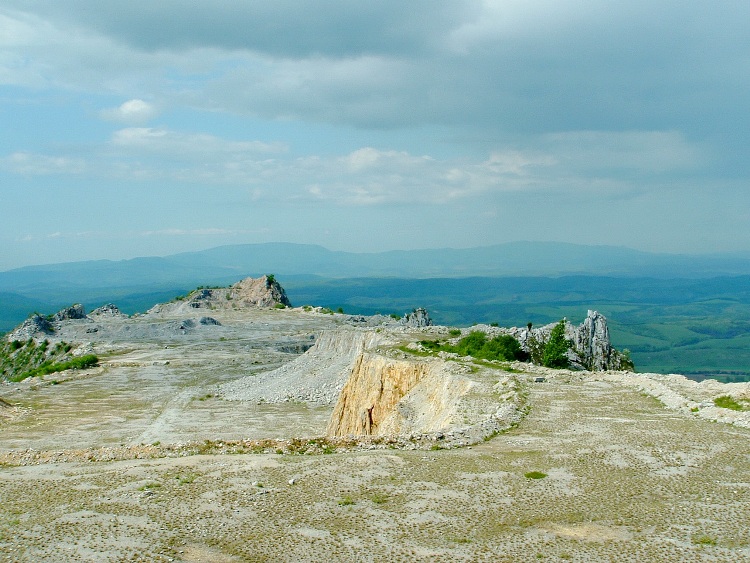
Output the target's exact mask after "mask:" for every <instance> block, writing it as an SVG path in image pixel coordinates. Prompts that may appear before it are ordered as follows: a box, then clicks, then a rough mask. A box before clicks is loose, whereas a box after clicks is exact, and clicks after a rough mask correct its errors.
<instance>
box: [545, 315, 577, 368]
mask: <svg viewBox="0 0 750 563" xmlns="http://www.w3.org/2000/svg"><path fill="white" fill-rule="evenodd" d="M569 349H570V341H569V340H568V339H567V338H565V321H564V320H562V321H560V322H559V323H557V324H556V325H555V328H553V329H552V332H550V335H549V340H548V341H547V344H546V345H545V347H544V354H543V355H542V365H543V366H545V367H548V368H557V369H560V368H567V367H569V366H570V360H569V359H568V354H567V352H568V350H569Z"/></svg>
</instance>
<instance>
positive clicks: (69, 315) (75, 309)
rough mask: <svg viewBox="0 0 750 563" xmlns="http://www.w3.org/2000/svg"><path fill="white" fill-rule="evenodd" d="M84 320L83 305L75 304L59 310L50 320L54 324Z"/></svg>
mask: <svg viewBox="0 0 750 563" xmlns="http://www.w3.org/2000/svg"><path fill="white" fill-rule="evenodd" d="M85 318H86V310H85V309H84V308H83V305H81V304H80V303H76V304H75V305H71V306H70V307H65V308H64V309H60V310H59V311H58V312H57V313H55V314H54V315H53V316H52V320H53V321H54V322H60V321H70V320H77V319H85Z"/></svg>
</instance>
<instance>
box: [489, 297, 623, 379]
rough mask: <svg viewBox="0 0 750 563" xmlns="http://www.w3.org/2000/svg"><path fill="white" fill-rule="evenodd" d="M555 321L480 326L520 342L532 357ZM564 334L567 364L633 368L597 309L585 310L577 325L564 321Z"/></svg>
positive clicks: (587, 367) (599, 368)
mask: <svg viewBox="0 0 750 563" xmlns="http://www.w3.org/2000/svg"><path fill="white" fill-rule="evenodd" d="M555 325H557V323H550V324H548V325H545V326H542V327H538V328H529V327H523V328H518V327H513V328H492V327H484V328H483V330H484V331H485V332H488V333H489V334H509V335H511V336H513V337H514V338H515V339H516V340H518V342H519V343H520V344H521V349H522V350H523V351H524V352H526V353H528V354H529V355H530V356H531V358H532V360H533V359H534V350H535V348H536V349H537V350H538V349H539V348H540V347H541V346H543V345H544V343H546V342H547V340H549V337H550V333H551V332H552V329H553V328H555ZM565 337H566V338H567V339H568V340H569V341H570V343H571V348H570V350H568V359H569V360H570V363H571V366H572V367H574V368H577V369H585V370H589V371H606V370H623V371H630V370H632V369H633V363H632V361H631V360H630V358H628V357H627V355H625V354H623V353H621V352H619V351H617V350H616V349H615V348H614V347H613V346H612V342H611V341H610V338H609V327H608V326H607V318H606V317H605V316H604V315H602V314H601V313H599V312H597V311H592V310H589V311H588V314H587V315H586V318H585V319H584V321H583V323H581V324H580V325H578V326H575V325H573V324H572V323H570V322H569V321H568V320H565Z"/></svg>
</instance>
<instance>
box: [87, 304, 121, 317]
mask: <svg viewBox="0 0 750 563" xmlns="http://www.w3.org/2000/svg"><path fill="white" fill-rule="evenodd" d="M123 317H127V315H126V314H125V313H123V312H122V311H120V309H119V308H118V307H117V305H115V304H113V303H107V304H106V305H102V306H101V307H97V308H96V309H94V310H93V311H91V312H90V313H89V318H92V319H98V318H123Z"/></svg>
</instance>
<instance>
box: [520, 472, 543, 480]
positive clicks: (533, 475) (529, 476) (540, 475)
mask: <svg viewBox="0 0 750 563" xmlns="http://www.w3.org/2000/svg"><path fill="white" fill-rule="evenodd" d="M523 476H524V477H526V478H527V479H544V478H545V477H546V476H547V474H546V473H542V472H541V471H529V472H528V473H524V474H523Z"/></svg>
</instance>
